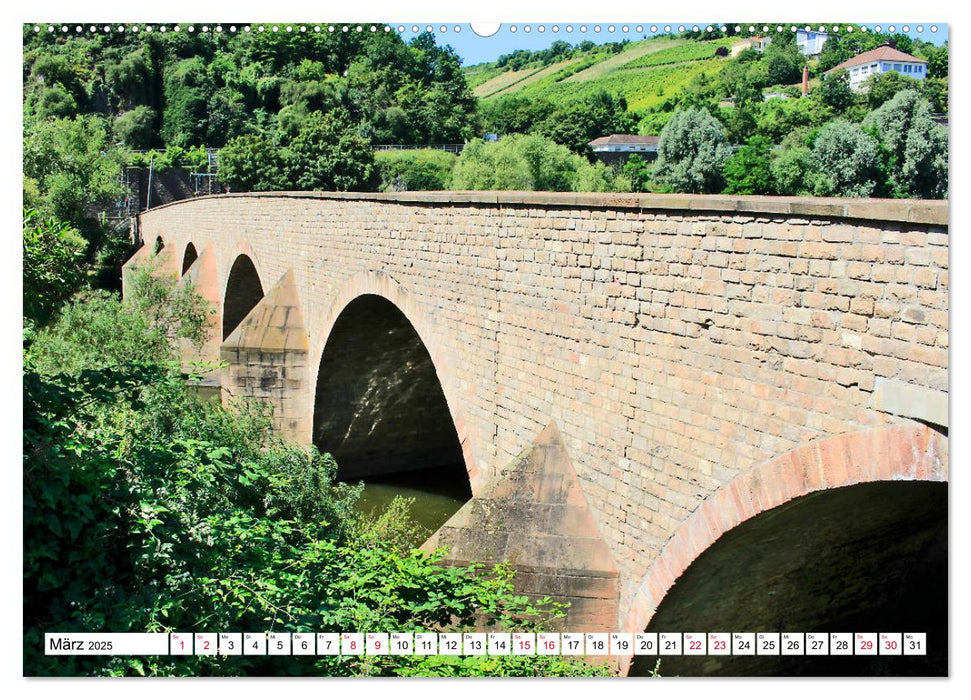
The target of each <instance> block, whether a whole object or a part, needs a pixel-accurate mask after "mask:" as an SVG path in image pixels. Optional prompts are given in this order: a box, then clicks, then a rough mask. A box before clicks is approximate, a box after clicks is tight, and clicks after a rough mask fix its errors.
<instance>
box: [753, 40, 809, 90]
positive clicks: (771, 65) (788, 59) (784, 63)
mask: <svg viewBox="0 0 971 700" xmlns="http://www.w3.org/2000/svg"><path fill="white" fill-rule="evenodd" d="M762 61H763V62H764V63H765V66H766V74H767V76H768V84H769V85H789V84H791V83H796V82H799V80H800V79H801V78H802V67H803V65H805V63H806V60H805V57H804V56H803V55H802V53H800V51H799V48H798V47H797V46H796V45H795V43H791V44H788V43H784V42H781V41H772V43H770V44H769V45H768V46H767V47H765V53H764V54H763V55H762Z"/></svg>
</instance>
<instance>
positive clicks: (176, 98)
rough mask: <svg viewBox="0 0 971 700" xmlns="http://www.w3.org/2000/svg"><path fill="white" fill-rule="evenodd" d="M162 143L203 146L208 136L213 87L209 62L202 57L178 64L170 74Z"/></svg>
mask: <svg viewBox="0 0 971 700" xmlns="http://www.w3.org/2000/svg"><path fill="white" fill-rule="evenodd" d="M164 85H165V110H164V111H163V112H162V129H161V137H162V141H163V142H164V143H166V144H169V145H173V146H194V145H198V144H201V143H203V139H204V136H205V133H206V117H207V113H206V110H207V106H208V100H207V95H208V94H209V93H210V92H211V91H212V84H211V82H210V81H209V77H208V75H207V72H206V65H205V61H203V59H202V58H201V57H199V56H196V57H194V58H188V59H185V60H182V61H180V62H178V63H176V64H174V65H173V66H172V67H171V68H170V69H169V70H168V71H167V72H166V73H165V79H164Z"/></svg>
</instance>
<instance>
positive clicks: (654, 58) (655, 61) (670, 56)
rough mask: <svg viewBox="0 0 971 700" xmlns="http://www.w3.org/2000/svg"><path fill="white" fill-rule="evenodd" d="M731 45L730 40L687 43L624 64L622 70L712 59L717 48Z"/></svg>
mask: <svg viewBox="0 0 971 700" xmlns="http://www.w3.org/2000/svg"><path fill="white" fill-rule="evenodd" d="M730 44H731V40H729V41H727V42H726V41H725V40H721V41H711V42H708V41H705V42H695V41H689V42H685V43H683V44H679V45H677V46H672V47H670V48H665V49H661V50H660V51H654V52H652V53H649V54H646V55H644V56H641V57H640V58H637V59H635V60H633V61H630V62H628V63H625V64H624V68H625V69H627V70H632V69H635V68H648V67H651V66H664V65H669V64H672V63H687V62H690V61H698V60H701V59H705V58H712V57H714V56H715V55H716V53H715V52H716V50H717V49H718V48H719V47H725V46H728V45H730Z"/></svg>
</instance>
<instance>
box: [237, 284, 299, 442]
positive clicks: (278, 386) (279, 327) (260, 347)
mask: <svg viewBox="0 0 971 700" xmlns="http://www.w3.org/2000/svg"><path fill="white" fill-rule="evenodd" d="M309 347H310V345H309V341H308V339H307V330H306V326H305V324H304V320H303V311H302V310H301V308H300V295H299V292H298V291H297V286H296V284H295V283H294V276H293V271H289V270H288V271H287V272H286V273H285V274H284V275H283V277H281V278H280V281H279V282H277V284H276V286H275V287H273V288H272V289H271V290H270V291H269V293H267V295H266V296H264V297H263V298H262V300H261V301H260V302H259V303H258V304H257V305H256V306H255V307H254V308H253V310H252V311H250V313H249V314H248V315H247V316H246V318H244V319H243V321H242V322H241V323H240V324H239V325H238V326H237V327H236V330H234V331H233V332H232V333H230V335H229V337H228V338H226V340H225V341H224V342H223V344H222V347H221V349H220V354H221V358H222V359H223V360H224V361H225V362H226V363H227V367H226V368H225V369H223V371H222V396H223V400H224V401H225V402H232V400H233V399H234V398H236V397H244V396H245V397H253V398H260V399H263V400H264V401H267V402H269V403H270V404H271V405H272V406H273V407H274V414H273V425H274V427H275V428H276V429H278V430H280V431H282V432H283V433H284V434H286V435H288V436H299V435H302V434H304V433H305V432H306V429H307V424H308V423H309V421H310V416H309V413H310V402H309V400H308V387H307V378H308V374H309V373H308V366H307V355H308V350H309Z"/></svg>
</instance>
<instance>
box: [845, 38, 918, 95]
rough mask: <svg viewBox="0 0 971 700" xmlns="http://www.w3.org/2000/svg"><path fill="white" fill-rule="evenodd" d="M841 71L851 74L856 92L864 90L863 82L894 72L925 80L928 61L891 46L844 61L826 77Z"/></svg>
mask: <svg viewBox="0 0 971 700" xmlns="http://www.w3.org/2000/svg"><path fill="white" fill-rule="evenodd" d="M840 69H843V70H845V71H846V72H847V73H849V76H850V89H851V90H854V91H856V90H859V89H860V88H862V87H863V82H864V81H865V80H866V79H867V78H869V77H870V76H871V75H874V74H876V73H888V72H890V71H894V72H896V73H900V74H901V75H903V76H906V77H908V78H916V79H917V80H923V79H924V78H926V77H927V61H925V60H924V59H922V58H917V57H916V56H911V55H910V54H908V53H904V52H903V51H898V50H897V49H895V48H894V47H893V46H890V45H889V44H884V45H883V46H878V47H877V48H875V49H871V50H870V51H864V52H863V53H861V54H859V55H858V56H854V57H853V58H851V59H850V60H848V61H843V62H842V63H840V64H839V65H838V66H833V67H832V68H830V69H829V70H828V71H826V75H829V74H831V73H832V72H833V71H837V70H840Z"/></svg>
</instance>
